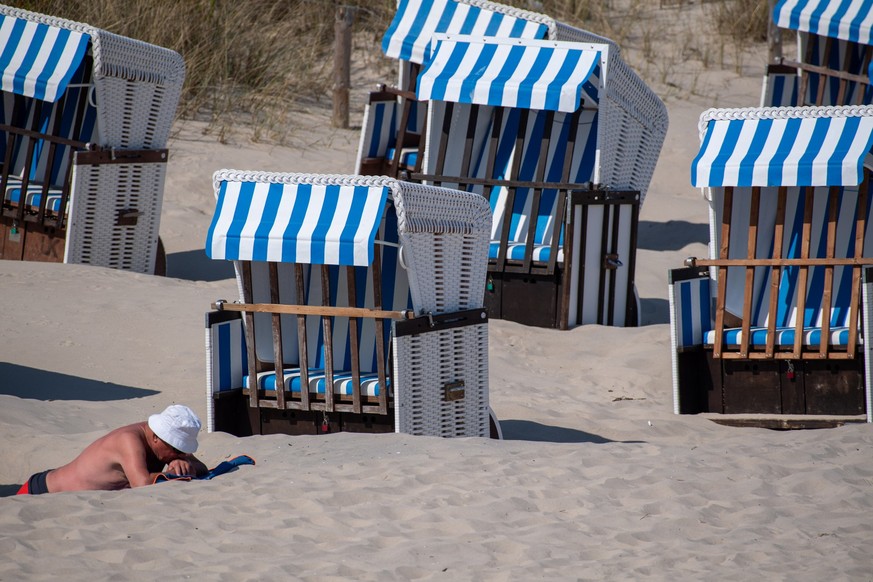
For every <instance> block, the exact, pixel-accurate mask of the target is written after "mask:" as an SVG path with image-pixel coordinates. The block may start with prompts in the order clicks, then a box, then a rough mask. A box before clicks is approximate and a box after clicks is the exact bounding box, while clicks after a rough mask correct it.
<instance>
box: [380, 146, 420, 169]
mask: <svg viewBox="0 0 873 582" xmlns="http://www.w3.org/2000/svg"><path fill="white" fill-rule="evenodd" d="M395 151H396V150H395V149H394V148H393V147H392V148H388V151H387V152H386V153H385V158H386V159H388V160H393V159H394V152H395ZM417 161H418V148H403V149H402V150H400V166H401V167H403V166H409V167H413V166H415V164H416V162H417Z"/></svg>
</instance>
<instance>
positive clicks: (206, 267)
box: [167, 249, 235, 281]
mask: <svg viewBox="0 0 873 582" xmlns="http://www.w3.org/2000/svg"><path fill="white" fill-rule="evenodd" d="M167 276H168V277H174V278H176V279H184V280H186V281H223V280H224V279H233V278H234V277H235V275H234V272H233V262H232V261H213V260H212V259H210V258H209V257H207V256H206V251H204V250H203V249H195V250H192V251H182V252H178V253H171V254H169V255H167Z"/></svg>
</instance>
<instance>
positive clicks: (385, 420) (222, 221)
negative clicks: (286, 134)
mask: <svg viewBox="0 0 873 582" xmlns="http://www.w3.org/2000/svg"><path fill="white" fill-rule="evenodd" d="M214 181H215V192H216V196H217V207H216V210H215V215H214V218H213V221H212V225H211V226H210V229H209V234H208V239H207V242H206V252H207V254H208V255H209V256H210V257H211V258H213V259H220V260H233V261H234V265H235V267H236V274H237V282H238V285H239V290H240V295H239V302H233V303H230V302H226V301H219V302H216V304H215V305H214V307H215V308H216V310H215V311H213V312H211V313H209V314H207V317H206V325H207V329H206V346H207V348H206V350H207V362H208V363H207V408H208V415H207V427H208V430H210V431H213V430H217V431H225V432H230V433H233V434H236V435H239V436H244V435H249V434H269V433H287V434H319V433H324V432H335V431H352V432H388V431H396V432H403V433H409V434H418V435H432V436H444V437H454V436H489V435H491V434H495V435H497V434H499V425H498V424H497V422H496V420H495V419H492V418H491V415H490V409H489V406H488V325H487V314H486V312H485V310H484V308H483V306H482V298H483V296H484V285H485V269H486V263H487V246H488V233H489V229H490V223H491V215H490V212H489V211H488V205H487V203H486V202H485V200H484V199H483V198H482V197H480V196H478V195H474V194H469V193H465V192H457V191H453V190H444V189H439V188H434V187H428V186H422V185H419V184H407V183H403V182H398V181H395V180H393V179H389V178H372V177H361V176H318V175H304V174H272V173H248V172H236V171H232V170H222V171H220V172H217V173H216V174H215V177H214ZM276 370H282V373H280V374H277V373H276Z"/></svg>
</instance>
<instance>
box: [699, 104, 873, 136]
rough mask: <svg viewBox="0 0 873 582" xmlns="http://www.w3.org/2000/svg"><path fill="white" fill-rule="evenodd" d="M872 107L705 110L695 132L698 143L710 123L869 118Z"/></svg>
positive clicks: (872, 113) (872, 112)
mask: <svg viewBox="0 0 873 582" xmlns="http://www.w3.org/2000/svg"><path fill="white" fill-rule="evenodd" d="M871 116H873V105H842V106H827V107H737V108H725V109H718V108H712V109H707V110H706V111H704V112H703V113H701V114H700V121H699V122H698V124H697V132H698V134H699V136H700V141H701V142H702V141H703V138H704V136H705V135H706V128H707V125H708V124H709V122H710V121H729V120H733V119H816V118H819V117H871Z"/></svg>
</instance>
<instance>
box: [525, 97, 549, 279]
mask: <svg viewBox="0 0 873 582" xmlns="http://www.w3.org/2000/svg"><path fill="white" fill-rule="evenodd" d="M554 120H555V112H554V111H547V112H546V125H545V127H544V128H543V137H542V139H541V140H540V154H539V159H538V160H537V169H536V175H535V180H536V181H537V182H542V181H543V180H544V179H545V177H546V161H547V159H548V157H549V146H550V145H551V141H552V123H553V122H554ZM530 147H533V144H531V145H530ZM517 154H518V155H520V152H517ZM542 194H543V191H542V189H541V188H534V191H533V199H532V200H531V206H530V217H529V219H528V228H527V236H526V237H525V244H524V268H525V269H527V270H528V271H529V270H530V264H531V261H532V260H533V246H534V238H536V231H537V218H538V217H539V214H540V204H541V203H542Z"/></svg>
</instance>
